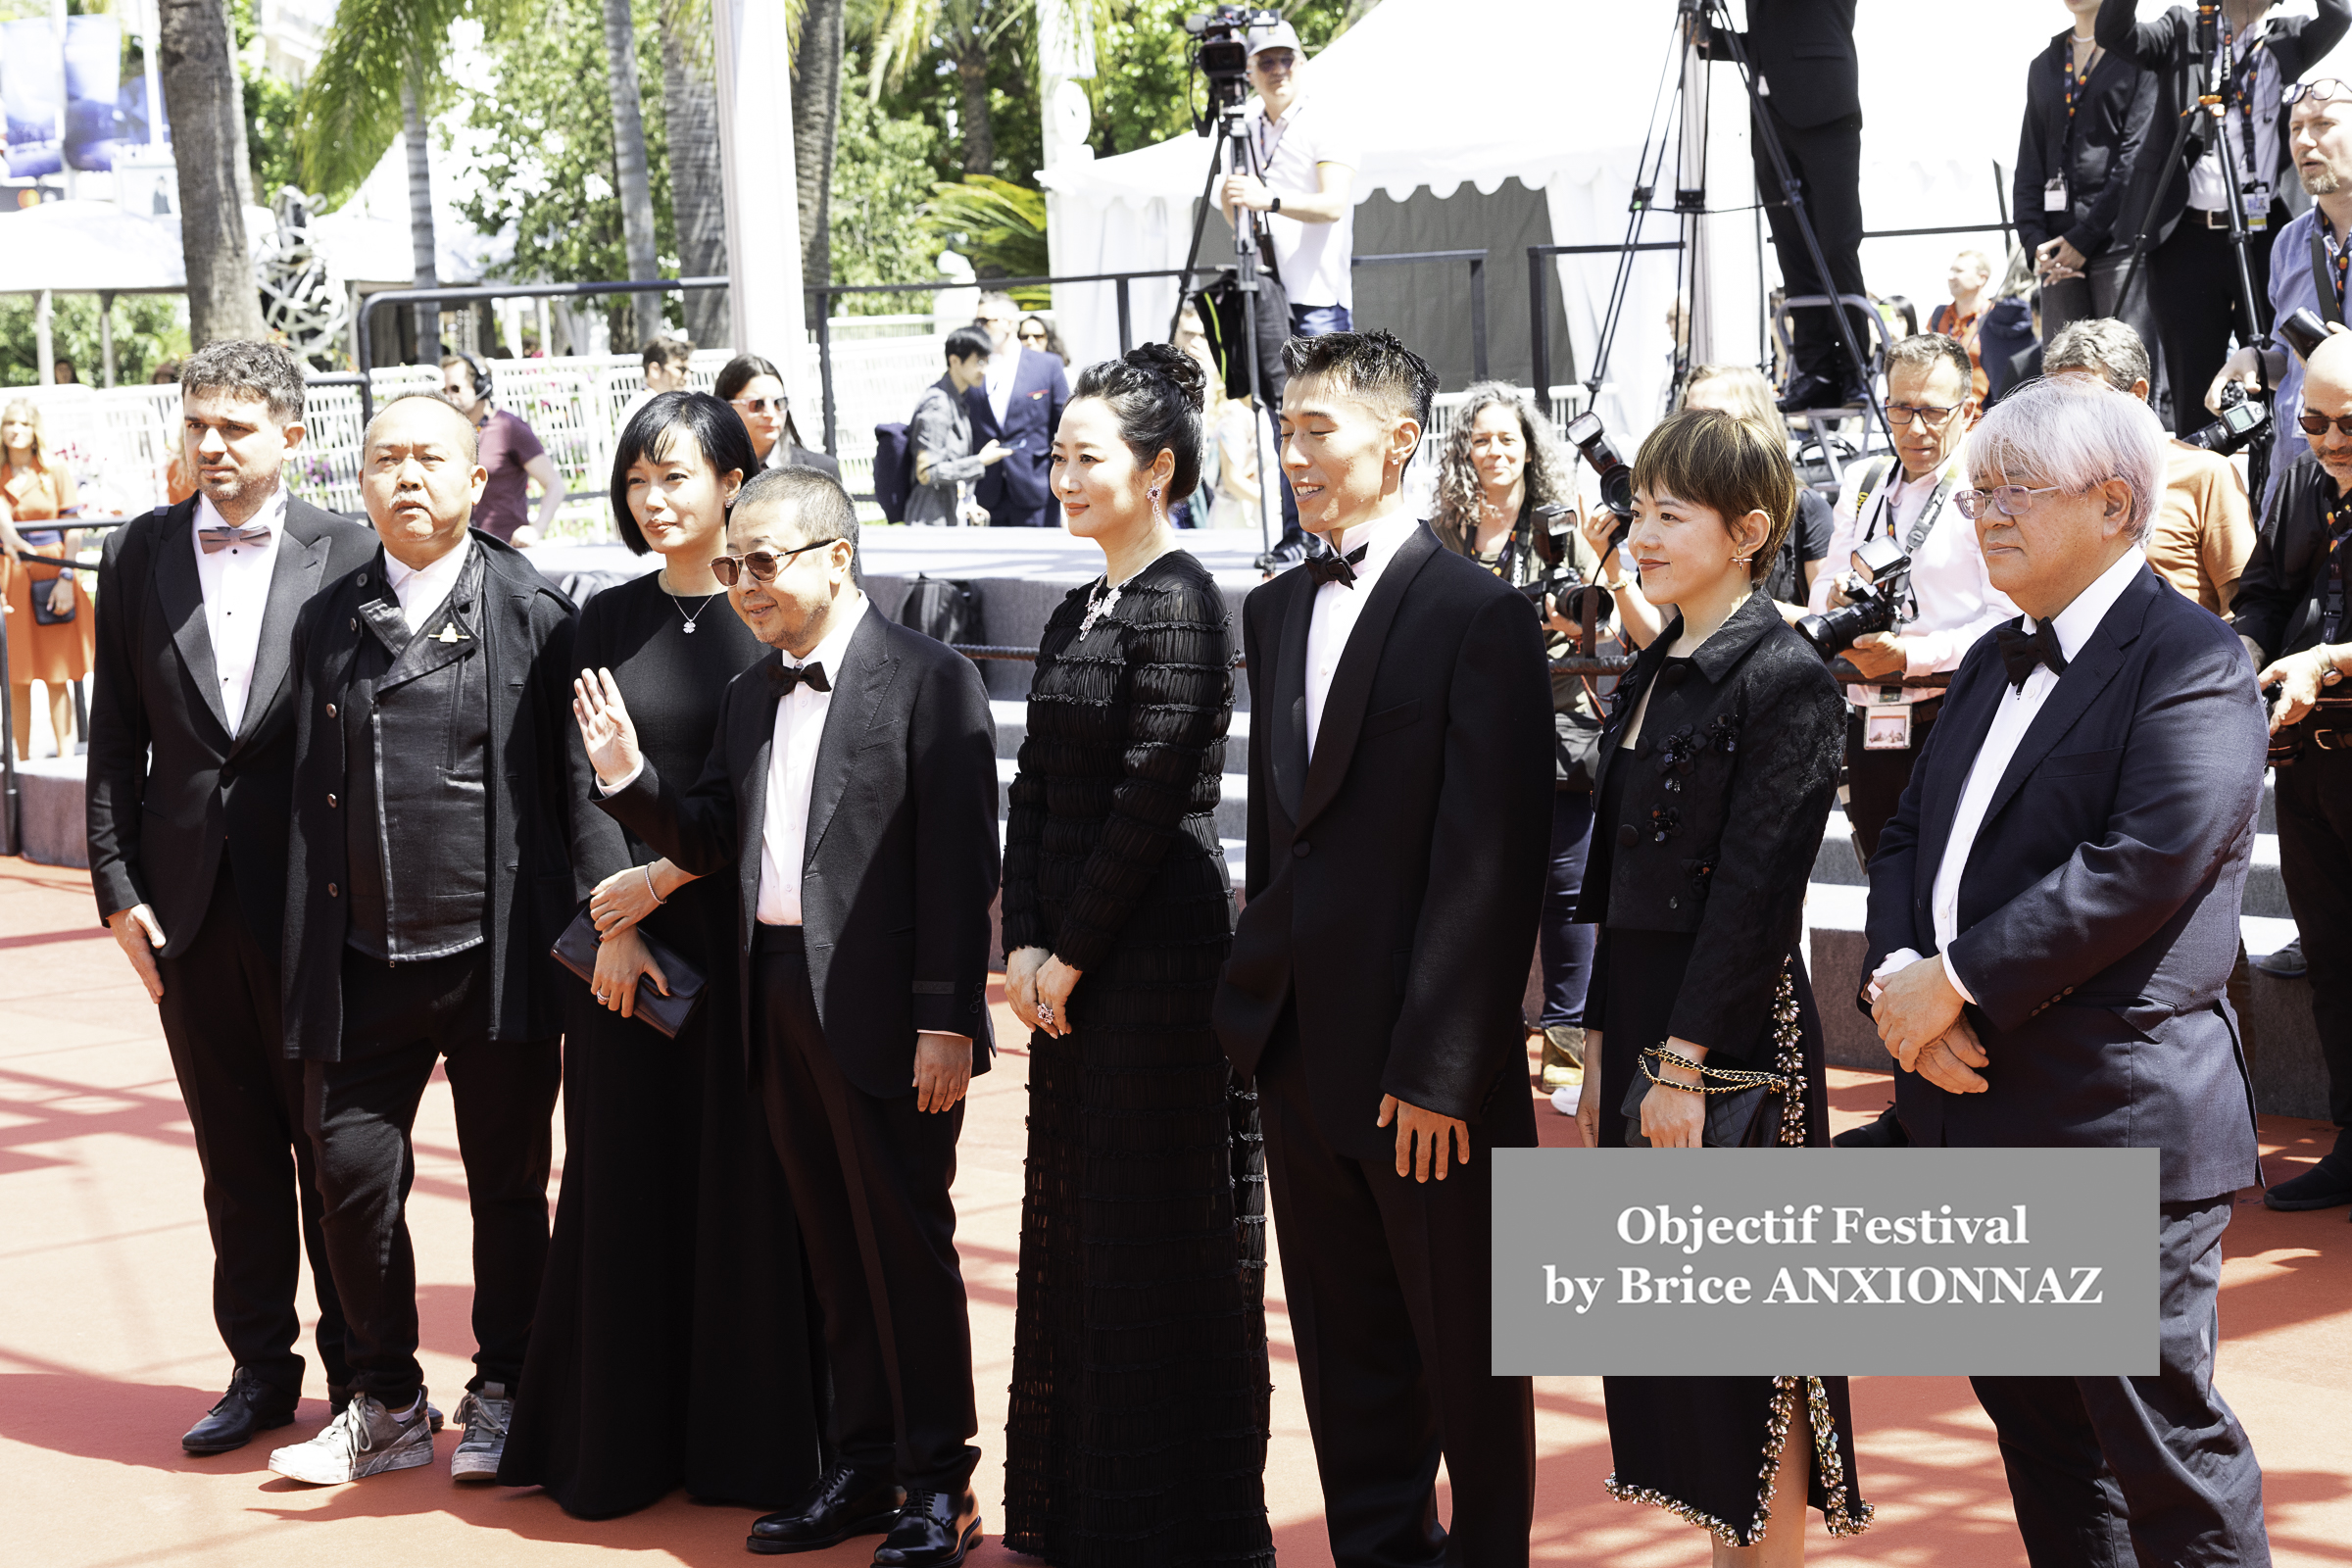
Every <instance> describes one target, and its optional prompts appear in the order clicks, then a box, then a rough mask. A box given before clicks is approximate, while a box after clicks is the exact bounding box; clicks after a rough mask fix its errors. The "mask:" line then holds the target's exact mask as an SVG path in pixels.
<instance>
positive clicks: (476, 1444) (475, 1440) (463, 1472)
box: [449, 1383, 515, 1481]
mask: <svg viewBox="0 0 2352 1568" xmlns="http://www.w3.org/2000/svg"><path fill="white" fill-rule="evenodd" d="M456 1420H457V1422H458V1423H459V1425H461V1426H463V1427H464V1428H465V1429H466V1436H465V1437H464V1438H462V1439H460V1440H459V1442H458V1446H457V1447H456V1449H455V1450H454V1451H452V1452H451V1454H450V1456H449V1479H450V1480H452V1481H495V1480H497V1479H498V1462H499V1461H500V1460H501V1459H503V1458H505V1457H506V1456H507V1428H508V1426H509V1425H511V1424H512V1423H513V1422H514V1420H515V1401H514V1400H513V1399H512V1398H510V1397H508V1395H507V1386H506V1385H505V1384H503V1383H485V1384H483V1385H482V1386H481V1388H480V1389H479V1390H478V1391H476V1390H473V1389H468V1390H466V1397H464V1398H463V1399H460V1400H459V1401H458V1408H457V1414H456Z"/></svg>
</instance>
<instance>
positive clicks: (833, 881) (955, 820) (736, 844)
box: [598, 604, 998, 1100]
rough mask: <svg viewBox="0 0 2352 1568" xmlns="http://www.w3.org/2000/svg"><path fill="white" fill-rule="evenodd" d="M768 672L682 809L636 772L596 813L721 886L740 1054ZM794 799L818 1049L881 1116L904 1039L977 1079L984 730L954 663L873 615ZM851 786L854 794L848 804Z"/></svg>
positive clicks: (909, 1052)
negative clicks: (802, 848)
mask: <svg viewBox="0 0 2352 1568" xmlns="http://www.w3.org/2000/svg"><path fill="white" fill-rule="evenodd" d="M771 662H772V661H770V660H765V659H763V660H761V661H760V662H759V663H757V664H754V665H753V666H752V667H751V668H750V669H747V670H745V671H744V672H743V673H742V674H740V675H738V676H736V677H735V679H734V680H733V681H732V682H730V683H729V684H728V686H727V695H726V700H725V701H724V702H723V703H722V704H721V705H720V707H719V715H718V737H717V739H716V740H714V741H713V742H712V743H711V759H710V760H709V761H708V762H706V763H705V764H704V766H703V776H702V777H701V778H699V779H697V780H696V781H695V782H694V784H693V786H692V787H691V788H689V789H687V790H686V791H685V792H684V793H682V794H681V793H680V792H679V789H678V786H677V785H676V784H675V783H674V782H673V781H671V780H668V779H664V778H662V777H661V776H659V775H658V774H657V773H656V772H655V771H654V767H653V764H652V763H651V762H648V763H647V764H646V767H645V771H644V772H642V773H640V774H639V775H638V776H637V777H636V779H634V780H633V781H631V783H630V785H629V787H628V788H627V789H625V790H622V791H620V792H619V793H618V794H616V795H613V796H611V797H609V798H606V799H603V800H600V801H599V802H598V804H599V805H600V806H602V807H603V808H604V809H605V810H607V811H609V812H610V813H612V815H613V817H614V818H616V819H617V820H618V821H619V822H620V823H621V825H622V826H624V827H626V828H627V829H628V830H629V831H630V832H632V833H634V834H636V835H637V836H638V837H639V838H640V839H643V840H644V841H645V842H646V843H648V844H650V845H652V846H653V847H654V848H656V849H658V850H660V851H661V852H662V854H663V855H666V856H667V857H669V858H670V859H671V860H672V861H673V862H675V863H676V864H677V865H678V866H680V867H681V868H683V869H685V870H688V871H692V872H694V873H696V874H697V875H700V876H714V875H717V874H719V873H721V872H723V871H726V870H729V869H730V868H731V869H732V870H733V871H734V873H735V878H736V883H737V886H738V888H739V890H740V895H741V908H742V919H741V921H740V922H739V929H738V933H737V934H738V936H739V938H740V945H739V951H740V954H741V961H740V965H739V969H740V973H739V976H738V983H739V984H740V985H741V986H742V987H743V989H744V1006H743V1009H742V1016H743V1018H744V1029H745V1036H744V1045H745V1049H746V1052H747V1059H749V1057H748V1052H749V1049H750V1030H751V1027H752V1022H751V1020H752V1018H753V1008H752V1006H751V983H752V971H751V954H752V935H753V929H754V925H755V922H756V921H757V919H758V916H759V907H760V829H761V826H762V824H763V823H764V822H765V821H766V819H767V767H768V754H769V753H770V752H771V751H772V750H773V749H774V743H775V733H776V701H777V699H776V693H775V688H774V687H773V686H771V685H770V684H769V683H768V678H767V670H768V668H769V665H770V663H771ZM846 662H847V664H848V666H849V667H848V668H847V670H846V671H844V672H843V675H842V677H841V680H840V683H839V684H838V685H837V686H836V687H835V688H834V692H833V702H832V704H831V706H830V707H829V708H828V709H827V711H826V713H825V730H824V735H823V737H822V738H821V739H820V740H819V741H818V743H817V752H816V767H815V772H814V775H813V777H812V778H811V780H810V782H809V839H808V851H807V855H806V858H805V861H804V864H803V867H802V872H801V920H802V925H803V931H804V935H805V938H806V941H807V943H808V952H809V989H810V990H811V991H813V992H814V993H815V995H816V1013H817V1020H818V1021H819V1022H820V1023H821V1024H822V1025H823V1026H824V1031H825V1044H826V1045H827V1046H828V1047H829V1048H830V1049H831V1050H832V1052H833V1054H834V1057H835V1059H836V1060H838V1061H839V1062H840V1063H841V1070H842V1072H843V1073H844V1074H845V1075H846V1076H847V1077H848V1078H849V1080H850V1082H852V1083H854V1084H856V1085H857V1086H858V1088H860V1089H862V1090H864V1091H865V1092H866V1093H867V1094H869V1095H872V1096H874V1097H875V1098H876V1099H879V1100H895V1099H898V1098H900V1097H902V1096H906V1095H910V1094H912V1093H913V1092H914V1088H913V1076H914V1037H915V1035H916V1033H917V1032H919V1031H924V1030H930V1031H935V1032H940V1033H945V1034H957V1035H970V1036H971V1037H972V1071H973V1072H974V1073H983V1072H986V1071H988V1068H989V1060H990V1056H991V1054H992V1053H993V1052H994V1050H995V1036H994V1034H993V1033H992V1031H991V1029H990V1027H989V1018H988V958H989V938H990V932H989V923H988V907H989V904H990V903H991V901H993V900H994V899H995V897H996V892H997V861H998V851H997V726H996V720H995V719H994V717H993V716H992V715H991V713H990V710H989V706H988V692H987V689H986V688H985V687H984V686H983V685H982V684H981V681H980V673H979V671H978V669H977V668H975V667H974V666H973V664H972V663H971V662H970V661H969V660H967V659H965V658H964V657H963V656H962V655H960V654H957V653H955V652H953V651H951V650H950V649H949V648H948V647H947V645H946V644H944V643H938V642H934V641H932V640H931V639H930V638H928V637H926V636H924V635H923V634H922V633H921V632H918V631H910V630H908V629H907V628H906V627H904V626H899V625H894V624H892V622H891V621H890V619H889V618H888V617H887V616H885V615H884V614H883V613H881V612H880V611H879V610H877V609H875V608H874V607H873V606H872V605H871V604H869V605H867V606H866V611H865V616H864V618H863V619H862V620H860V621H858V629H857V630H856V631H855V632H853V633H852V634H851V636H850V651H849V658H848V660H847V661H846ZM853 782H854V783H855V785H856V787H855V788H852V787H851V786H852V784H853Z"/></svg>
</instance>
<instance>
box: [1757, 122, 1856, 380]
mask: <svg viewBox="0 0 2352 1568" xmlns="http://www.w3.org/2000/svg"><path fill="white" fill-rule="evenodd" d="M1755 118H1756V119H1757V120H1759V121H1766V122H1769V123H1770V130H1771V132H1772V133H1773V134H1775V135H1777V136H1778V137H1779V138H1780V142H1781V150H1782V152H1783V153H1785V154H1786V155H1787V157H1788V159H1789V172H1790V173H1791V174H1793V175H1795V176H1796V178H1797V180H1798V181H1799V183H1800V184H1801V186H1802V188H1803V190H1804V194H1805V216H1806V217H1807V218H1808V219H1810V220H1811V221H1812V224H1813V234H1814V237H1815V238H1816V239H1818V240H1819V241H1820V242H1821V254H1822V259H1823V260H1824V261H1826V262H1828V263H1829V268H1830V275H1829V276H1828V277H1827V278H1824V277H1823V276H1822V275H1821V272H1820V270H1819V269H1817V268H1815V267H1814V265H1813V255H1812V252H1811V251H1809V250H1807V249H1806V247H1805V239H1804V234H1803V232H1802V231H1801V230H1800V229H1799V228H1798V227H1797V223H1796V213H1795V210H1794V209H1793V208H1791V207H1790V206H1789V199H1788V194H1787V192H1785V191H1784V190H1783V189H1782V187H1781V176H1780V172H1779V171H1778V170H1776V169H1775V168H1773V164H1772V152H1771V149H1770V148H1769V147H1767V146H1766V145H1765V141H1764V136H1765V132H1766V127H1765V125H1763V124H1756V125H1752V126H1751V127H1750V132H1749V134H1750V136H1751V137H1752V139H1753V142H1754V148H1755V160H1756V189H1757V191H1758V193H1759V194H1760V195H1761V196H1762V197H1763V199H1764V219H1765V221H1766V222H1768V223H1770V224H1771V225H1772V251H1773V254H1774V255H1775V256H1777V257H1779V258H1780V263H1781V277H1782V280H1783V283H1784V286H1785V287H1786V289H1787V291H1788V293H1789V295H1791V296H1794V295H1798V294H1859V293H1861V292H1862V117H1861V115H1860V114H1858V113H1857V114H1852V115H1848V116H1846V117H1845V118H1844V119H1842V120H1833V121H1831V122H1830V123H1828V124H1826V125H1808V126H1806V127H1805V128H1803V129H1801V130H1800V129H1798V128H1797V127H1796V126H1794V125H1791V124H1789V122H1787V121H1786V120H1783V119H1782V118H1781V117H1780V115H1779V113H1778V112H1777V111H1775V110H1773V109H1771V108H1769V107H1766V108H1765V109H1763V111H1762V112H1761V113H1760V114H1759V115H1758V116H1756V117H1755ZM1845 315H1846V320H1847V321H1848V323H1849V324H1850V325H1851V326H1852V328H1853V333H1854V346H1855V347H1856V348H1858V349H1860V350H1861V351H1862V353H1863V355H1864V356H1865V357H1867V356H1868V355H1869V353H1870V341H1871V340H1870V327H1869V324H1868V322H1867V321H1865V320H1864V319H1863V316H1862V313H1861V312H1860V311H1857V310H1854V309H1851V308H1850V307H1849V308H1848V309H1847V311H1846V313H1845ZM1789 351H1790V358H1791V359H1792V361H1793V362H1794V369H1795V373H1796V374H1798V375H1818V376H1822V377H1824V378H1825V379H1827V380H1829V381H1832V382H1834V383H1836V384H1837V385H1838V386H1848V385H1851V384H1852V383H1854V382H1856V381H1858V380H1860V379H1861V374H1862V372H1861V371H1859V370H1857V369H1856V368H1854V363H1853V361H1852V360H1850V359H1848V358H1847V357H1846V353H1845V345H1844V344H1843V342H1841V341H1840V340H1839V338H1838V321H1837V318H1835V317H1834V316H1832V315H1831V314H1830V313H1829V311H1828V310H1827V309H1826V308H1825V309H1813V310H1803V311H1798V312H1796V313H1795V314H1794V316H1793V317H1791V319H1790V320H1789Z"/></svg>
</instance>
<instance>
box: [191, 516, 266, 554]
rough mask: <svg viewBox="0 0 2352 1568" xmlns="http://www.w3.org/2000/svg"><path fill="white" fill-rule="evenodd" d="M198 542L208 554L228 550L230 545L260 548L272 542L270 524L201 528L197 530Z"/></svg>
mask: <svg viewBox="0 0 2352 1568" xmlns="http://www.w3.org/2000/svg"><path fill="white" fill-rule="evenodd" d="M196 542H197V543H198V544H200V545H202V546H203V547H204V553H205V554H206V555H208V556H210V555H215V554H218V553H219V552H221V551H223V550H226V549H227V548H228V547H229V546H230V545H252V546H254V547H255V548H257V549H258V548H260V547H261V546H263V545H266V544H268V543H269V542H270V525H269V524H268V523H266V522H249V523H247V524H246V525H245V526H244V527H242V528H199V529H197V530H196Z"/></svg>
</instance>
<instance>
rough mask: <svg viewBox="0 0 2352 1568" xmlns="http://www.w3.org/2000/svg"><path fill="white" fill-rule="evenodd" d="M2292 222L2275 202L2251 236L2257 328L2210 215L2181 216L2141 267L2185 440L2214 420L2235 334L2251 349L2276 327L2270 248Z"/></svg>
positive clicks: (2127, 243)
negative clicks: (2213, 394)
mask: <svg viewBox="0 0 2352 1568" xmlns="http://www.w3.org/2000/svg"><path fill="white" fill-rule="evenodd" d="M2292 216H2293V215H2292V214H2290V213H2289V212H2288V211H2287V210H2286V203H2284V202H2278V201H2275V202H2273V203H2272V204H2271V226H2270V227H2268V228H2266V229H2264V230H2263V231H2262V232H2261V233H2259V234H2248V235H2247V236H2246V271H2247V273H2248V275H2249V276H2250V277H2251V278H2252V280H2253V283H2254V320H2253V321H2252V322H2251V323H2248V322H2247V321H2246V320H2245V319H2244V316H2245V311H2244V308H2243V305H2242V303H2241V302H2240V300H2239V297H2238V288H2237V261H2236V259H2235V258H2234V257H2232V256H2231V255H2230V254H2229V252H2230V244H2229V230H2228V229H2227V228H2212V227H2209V226H2208V225H2207V224H2206V221H2205V214H2203V213H2201V212H2198V211H2196V210H2195V209H2194V208H2191V209H2190V210H2188V211H2187V212H2184V213H2182V214H2181V215H2180V222H2178V223H2176V224H2175V225H2174V226H2173V232H2172V234H2171V235H2170V236H2169V237H2168V238H2167V239H2166V240H2165V242H2164V243H2163V244H2161V245H2158V246H2156V247H2154V248H2153V249H2151V250H2150V251H2149V252H2148V253H2147V259H2146V260H2145V261H2144V262H2143V263H2141V267H2142V269H2143V270H2145V271H2146V272H2147V273H2148V295H2149V301H2150V303H2151V305H2152V306H2153V307H2154V313H2155V319H2156V320H2157V322H2158V323H2159V324H2158V326H2157V331H2158V332H2159V334H2160V335H2161V336H2162V337H2163V339H2164V372H2165V374H2166V376H2167V377H2169V378H2170V380H2171V382H2172V387H2173V429H2174V430H2175V432H2176V433H2178V434H2180V435H2187V434H2189V433H2190V432H2191V431H2194V430H2198V429H2201V428H2203V427H2204V425H2205V423H2206V421H2207V420H2209V419H2211V418H2212V417H2213V416H2211V415H2210V414H2207V413H2206V412H2205V388H2206V387H2207V386H2208V385H2210V384H2211V383H2212V381H2213V378H2214V376H2216V375H2217V374H2219V373H2220V372H2221V368H2222V362H2223V361H2224V360H2227V359H2228V358H2229V336H2230V334H2231V333H2233V332H2234V333H2235V334H2237V340H2238V341H2239V342H2240V343H2251V342H2253V341H2254V339H2255V338H2256V337H2258V336H2259V335H2261V334H2262V333H2264V332H2268V331H2269V330H2270V329H2271V246H2272V245H2273V244H2274V243H2275V242H2276V241H2277V240H2278V230H2279V229H2280V228H2282V227H2284V226H2285V225H2286V222H2287V220H2288V219H2289V218H2291V217H2292ZM2116 238H2117V244H2118V248H2119V249H2121V250H2124V251H2127V252H2128V251H2129V250H2130V249H2131V235H2129V234H2119V235H2118V236H2116ZM2045 324H2046V323H2045ZM2150 358H2151V359H2152V358H2154V356H2153V355H2151V356H2150Z"/></svg>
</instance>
